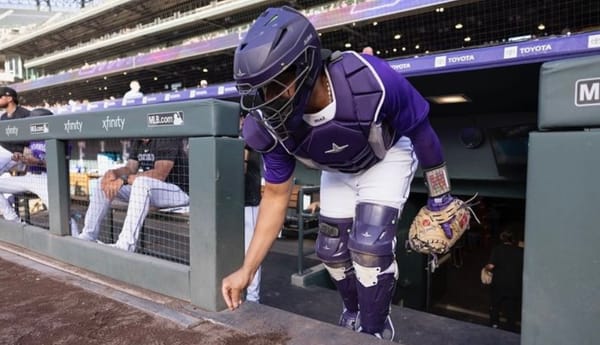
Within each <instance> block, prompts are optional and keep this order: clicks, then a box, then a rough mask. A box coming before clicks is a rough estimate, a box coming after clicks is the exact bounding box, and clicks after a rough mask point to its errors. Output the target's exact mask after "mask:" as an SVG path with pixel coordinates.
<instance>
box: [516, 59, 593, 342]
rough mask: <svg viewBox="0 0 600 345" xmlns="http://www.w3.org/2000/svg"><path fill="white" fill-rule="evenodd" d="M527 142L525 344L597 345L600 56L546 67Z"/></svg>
mask: <svg viewBox="0 0 600 345" xmlns="http://www.w3.org/2000/svg"><path fill="white" fill-rule="evenodd" d="M539 107H540V113H539V129H540V131H539V132H536V133H532V134H531V136H530V140H529V172H528V178H527V214H526V237H525V243H526V247H525V248H526V249H525V262H524V275H523V324H522V337H521V344H523V345H533V344H548V345H551V344H556V345H559V344H589V345H592V344H599V343H600V333H599V332H598V329H597V328H598V322H599V321H600V276H599V275H598V272H599V269H598V263H599V259H598V249H597V244H598V243H599V242H600V231H598V217H597V215H598V210H599V208H598V205H599V204H600V186H599V185H598V176H599V174H600V155H599V154H598V153H599V152H600V131H599V127H600V56H593V57H588V58H579V59H569V60H562V61H555V62H548V63H546V64H544V65H543V67H542V70H541V78H540V94H539Z"/></svg>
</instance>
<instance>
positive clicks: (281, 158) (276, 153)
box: [263, 144, 296, 183]
mask: <svg viewBox="0 0 600 345" xmlns="http://www.w3.org/2000/svg"><path fill="white" fill-rule="evenodd" d="M263 162H264V171H265V173H264V178H265V181H267V182H269V183H283V182H285V181H287V180H288V179H289V178H290V176H292V174H293V173H294V168H295V167H296V158H294V156H292V155H290V154H289V153H287V151H286V150H285V149H284V148H283V147H282V146H281V144H279V145H277V146H276V147H275V148H274V149H273V150H271V151H269V152H265V153H263Z"/></svg>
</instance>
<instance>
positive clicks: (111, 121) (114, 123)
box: [102, 115, 125, 132]
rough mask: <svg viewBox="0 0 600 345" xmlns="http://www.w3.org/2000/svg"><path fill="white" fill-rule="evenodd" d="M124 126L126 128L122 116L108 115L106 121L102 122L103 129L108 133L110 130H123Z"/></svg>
mask: <svg viewBox="0 0 600 345" xmlns="http://www.w3.org/2000/svg"><path fill="white" fill-rule="evenodd" d="M124 126H125V119H123V118H121V117H120V116H117V117H110V116H108V115H107V116H106V119H104V120H102V128H103V129H104V130H105V131H107V132H108V131H109V130H112V129H113V128H118V129H120V130H123V127H124Z"/></svg>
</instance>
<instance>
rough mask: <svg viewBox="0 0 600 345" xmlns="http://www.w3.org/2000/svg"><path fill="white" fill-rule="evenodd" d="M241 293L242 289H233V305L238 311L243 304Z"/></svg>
mask: <svg viewBox="0 0 600 345" xmlns="http://www.w3.org/2000/svg"><path fill="white" fill-rule="evenodd" d="M240 291H241V290H240V289H231V303H232V304H233V309H236V308H237V307H239V306H240V304H242V298H241V296H240V295H241V294H240Z"/></svg>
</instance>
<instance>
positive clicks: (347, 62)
mask: <svg viewBox="0 0 600 345" xmlns="http://www.w3.org/2000/svg"><path fill="white" fill-rule="evenodd" d="M233 75H234V79H235V81H236V84H237V88H238V91H239V92H240V94H241V106H242V108H243V109H244V110H246V111H248V112H249V115H248V116H247V118H246V121H245V122H244V127H243V137H244V139H245V141H246V144H247V145H248V146H250V147H252V148H253V149H254V150H256V151H259V152H261V153H262V156H263V161H264V179H265V180H266V185H265V189H264V194H263V198H262V201H261V203H260V212H259V216H258V221H257V225H256V229H255V232H254V236H253V239H252V242H251V244H250V247H249V249H248V251H247V253H246V257H245V259H244V263H243V265H242V266H241V267H240V268H239V269H238V270H236V271H235V272H233V273H231V274H230V275H229V276H227V277H225V278H224V279H223V281H222V294H223V297H224V300H225V302H226V304H227V306H228V307H229V308H230V309H232V310H233V309H235V308H237V307H239V305H240V304H241V302H242V301H241V296H242V292H243V290H244V289H245V288H246V287H247V286H248V284H249V283H250V282H251V281H252V278H253V276H254V274H255V272H256V270H257V269H258V267H259V266H260V264H261V262H262V261H263V260H264V258H265V256H266V254H267V252H268V250H269V248H270V247H271V245H272V243H273V241H274V240H275V239H276V238H277V235H278V233H279V230H280V229H281V226H282V224H283V221H284V218H285V212H286V209H287V205H288V199H289V196H290V191H291V189H292V184H293V176H292V174H293V172H294V167H295V163H296V161H300V162H301V163H304V164H305V165H307V166H309V167H312V168H317V169H321V170H322V171H323V172H322V175H321V195H320V197H321V200H320V207H321V213H320V225H319V234H318V237H317V241H316V250H317V255H318V257H319V258H320V259H321V260H322V261H323V263H324V264H325V267H326V268H327V270H328V272H329V273H330V275H331V277H332V279H333V281H334V283H335V284H336V286H337V289H338V291H339V293H340V295H341V298H342V301H343V309H342V312H341V316H340V319H339V325H340V326H343V327H347V328H349V329H352V330H354V331H359V332H364V333H369V334H372V335H374V336H375V337H378V338H384V339H393V338H394V326H393V323H392V320H391V318H390V307H391V300H392V296H393V293H394V287H395V283H396V280H397V278H398V266H397V262H396V260H395V246H396V230H397V229H396V226H397V220H398V219H399V216H400V213H401V211H402V208H403V206H404V204H405V202H406V200H407V198H408V196H409V189H410V184H411V181H412V179H413V177H414V174H415V171H416V170H417V166H418V164H419V163H420V165H421V167H422V168H423V170H424V174H425V180H426V183H427V188H428V190H429V196H430V197H429V199H428V202H427V207H428V208H430V209H432V210H438V209H443V208H444V207H446V206H447V205H449V204H450V203H451V202H452V201H453V200H454V199H455V198H454V197H453V196H452V195H451V194H450V183H449V177H448V174H447V171H446V164H445V160H444V157H443V154H442V149H441V145H440V141H439V139H438V136H437V135H436V133H435V132H434V130H433V129H432V127H431V125H430V123H429V120H428V112H429V104H428V103H427V101H426V100H425V99H424V98H423V97H422V96H421V95H420V94H419V93H418V92H417V91H416V90H415V89H414V88H413V86H411V84H410V83H409V82H408V81H407V80H406V79H405V78H404V77H402V76H401V75H400V74H399V73H397V72H396V71H394V70H393V69H392V68H391V67H390V66H389V64H388V63H387V62H386V61H384V60H381V59H379V58H377V57H376V56H372V55H369V54H359V53H356V52H353V51H347V52H334V53H332V52H330V51H327V50H322V49H321V43H320V41H319V35H318V33H317V31H316V30H315V27H314V26H313V25H312V24H311V23H310V21H309V20H308V19H307V18H306V17H304V16H303V15H302V14H301V13H299V12H298V11H296V10H294V9H292V8H290V7H285V6H284V7H279V8H269V9H267V10H266V11H265V12H263V13H262V14H261V15H260V16H259V17H258V18H257V19H256V21H255V22H254V24H253V25H252V27H251V28H250V29H249V31H248V33H247V35H246V37H245V38H244V39H243V40H242V41H241V42H240V44H239V45H238V47H237V49H236V51H235V55H234V70H233ZM446 235H447V236H452V234H451V233H446Z"/></svg>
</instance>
